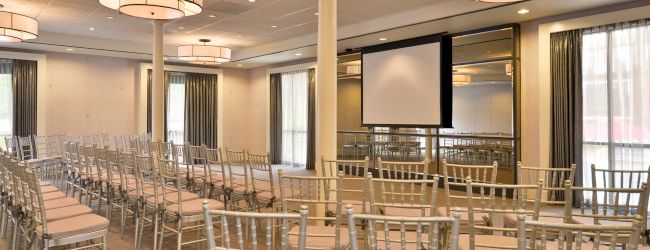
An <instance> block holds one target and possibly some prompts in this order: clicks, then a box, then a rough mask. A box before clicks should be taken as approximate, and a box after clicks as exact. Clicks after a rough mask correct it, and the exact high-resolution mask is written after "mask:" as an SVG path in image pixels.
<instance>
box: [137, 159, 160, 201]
mask: <svg viewBox="0 0 650 250" xmlns="http://www.w3.org/2000/svg"><path fill="white" fill-rule="evenodd" d="M135 165H136V170H137V175H136V180H137V182H138V191H137V192H138V195H140V196H141V197H143V200H144V201H147V199H149V198H153V199H154V202H153V205H158V204H159V203H158V197H160V194H159V193H158V192H159V191H160V188H159V187H158V186H159V185H160V184H159V178H158V174H157V171H156V167H155V165H154V161H153V158H151V156H149V155H137V156H136V157H135Z"/></svg>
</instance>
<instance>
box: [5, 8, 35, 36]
mask: <svg viewBox="0 0 650 250" xmlns="http://www.w3.org/2000/svg"><path fill="white" fill-rule="evenodd" d="M37 37H38V21H36V19H34V18H31V17H28V16H25V15H23V14H17V13H13V12H8V11H0V42H11V43H17V42H22V41H24V40H29V39H35V38H37Z"/></svg>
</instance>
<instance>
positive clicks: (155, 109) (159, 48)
mask: <svg viewBox="0 0 650 250" xmlns="http://www.w3.org/2000/svg"><path fill="white" fill-rule="evenodd" d="M164 25H165V22H164V21H162V20H154V21H153V37H154V39H153V59H152V63H153V70H152V72H151V74H152V75H151V99H152V100H151V116H152V117H151V122H152V128H151V130H152V137H153V139H154V140H160V141H162V140H164V139H165V127H164V122H165V121H164V119H165V115H164V113H165V107H164V105H165V102H164V101H165V90H164V89H165V60H164V51H163V33H164V29H163V27H164Z"/></svg>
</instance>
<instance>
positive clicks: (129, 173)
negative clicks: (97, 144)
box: [117, 151, 141, 240]
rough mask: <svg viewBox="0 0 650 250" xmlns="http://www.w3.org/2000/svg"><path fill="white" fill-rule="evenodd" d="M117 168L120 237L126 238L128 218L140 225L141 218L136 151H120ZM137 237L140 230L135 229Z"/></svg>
mask: <svg viewBox="0 0 650 250" xmlns="http://www.w3.org/2000/svg"><path fill="white" fill-rule="evenodd" d="M118 157H119V159H118V162H119V164H118V167H117V170H118V172H119V176H120V197H121V198H122V199H121V200H120V239H123V238H124V233H125V230H126V225H127V219H128V218H129V217H131V218H134V219H135V224H136V225H139V224H140V223H141V220H140V214H139V211H140V206H141V199H140V193H139V190H140V183H139V180H138V171H137V166H136V160H135V157H136V156H135V151H126V152H122V151H120V152H119V156H118ZM134 235H135V239H136V240H137V236H138V231H137V230H135V233H134Z"/></svg>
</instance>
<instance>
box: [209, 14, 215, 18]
mask: <svg viewBox="0 0 650 250" xmlns="http://www.w3.org/2000/svg"><path fill="white" fill-rule="evenodd" d="M208 17H211V18H215V17H217V16H215V15H209V16H208Z"/></svg>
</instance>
